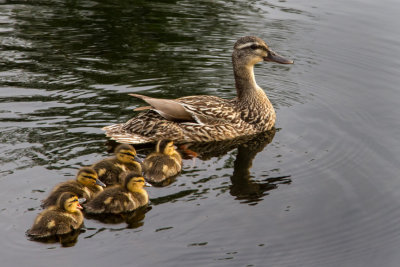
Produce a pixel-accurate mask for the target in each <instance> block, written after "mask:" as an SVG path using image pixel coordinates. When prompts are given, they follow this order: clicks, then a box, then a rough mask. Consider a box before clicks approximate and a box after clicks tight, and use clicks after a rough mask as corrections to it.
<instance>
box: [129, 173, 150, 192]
mask: <svg viewBox="0 0 400 267" xmlns="http://www.w3.org/2000/svg"><path fill="white" fill-rule="evenodd" d="M145 186H146V187H151V184H149V183H148V182H146V181H145V180H144V178H143V176H141V175H140V174H138V173H135V172H131V173H129V174H128V175H127V176H126V177H125V187H126V189H128V190H129V191H131V192H137V191H140V190H142V189H143V187H145Z"/></svg>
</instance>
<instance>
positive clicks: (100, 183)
mask: <svg viewBox="0 0 400 267" xmlns="http://www.w3.org/2000/svg"><path fill="white" fill-rule="evenodd" d="M96 184H98V185H100V186H102V187H106V185H105V184H104V183H103V182H102V181H100V180H99V179H96Z"/></svg>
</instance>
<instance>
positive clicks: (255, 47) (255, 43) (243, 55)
mask: <svg viewBox="0 0 400 267" xmlns="http://www.w3.org/2000/svg"><path fill="white" fill-rule="evenodd" d="M233 49H234V50H233V53H232V58H233V62H234V64H242V65H246V66H253V65H255V64H256V63H258V62H262V61H272V62H277V63H280V64H293V60H289V59H286V58H284V57H282V56H280V55H279V54H277V53H275V52H274V51H273V50H271V49H270V48H269V47H268V45H267V44H266V43H265V42H264V41H263V40H262V39H260V38H258V37H255V36H245V37H242V38H240V39H239V40H237V41H236V43H235V45H234V47H233Z"/></svg>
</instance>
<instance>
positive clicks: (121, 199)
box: [84, 173, 149, 214]
mask: <svg viewBox="0 0 400 267" xmlns="http://www.w3.org/2000/svg"><path fill="white" fill-rule="evenodd" d="M134 180H135V181H134ZM136 180H137V181H136ZM124 183H125V184H124V185H114V186H111V187H108V188H106V189H105V190H104V191H103V192H101V193H100V194H98V195H96V196H95V197H94V198H93V199H92V200H90V201H88V203H86V204H85V205H84V207H85V212H86V213H88V214H107V213H111V214H120V213H124V212H131V211H134V210H135V209H137V208H139V207H142V206H144V205H146V204H147V203H148V201H149V196H148V194H147V192H146V190H144V189H143V186H144V184H145V182H144V179H143V177H138V176H137V174H135V173H129V174H128V175H127V176H126V178H125V182H124ZM130 183H131V186H132V185H133V184H132V183H135V184H136V183H141V184H140V185H133V187H135V188H133V187H131V186H129V185H128V184H130Z"/></svg>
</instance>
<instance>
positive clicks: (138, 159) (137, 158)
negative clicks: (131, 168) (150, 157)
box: [133, 156, 143, 164]
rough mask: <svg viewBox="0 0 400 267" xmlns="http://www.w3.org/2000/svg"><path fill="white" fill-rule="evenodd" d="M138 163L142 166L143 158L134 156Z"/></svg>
mask: <svg viewBox="0 0 400 267" xmlns="http://www.w3.org/2000/svg"><path fill="white" fill-rule="evenodd" d="M133 158H134V159H135V160H136V161H137V162H139V163H140V164H141V163H143V160H142V159H141V158H139V157H138V156H134V157H133Z"/></svg>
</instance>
